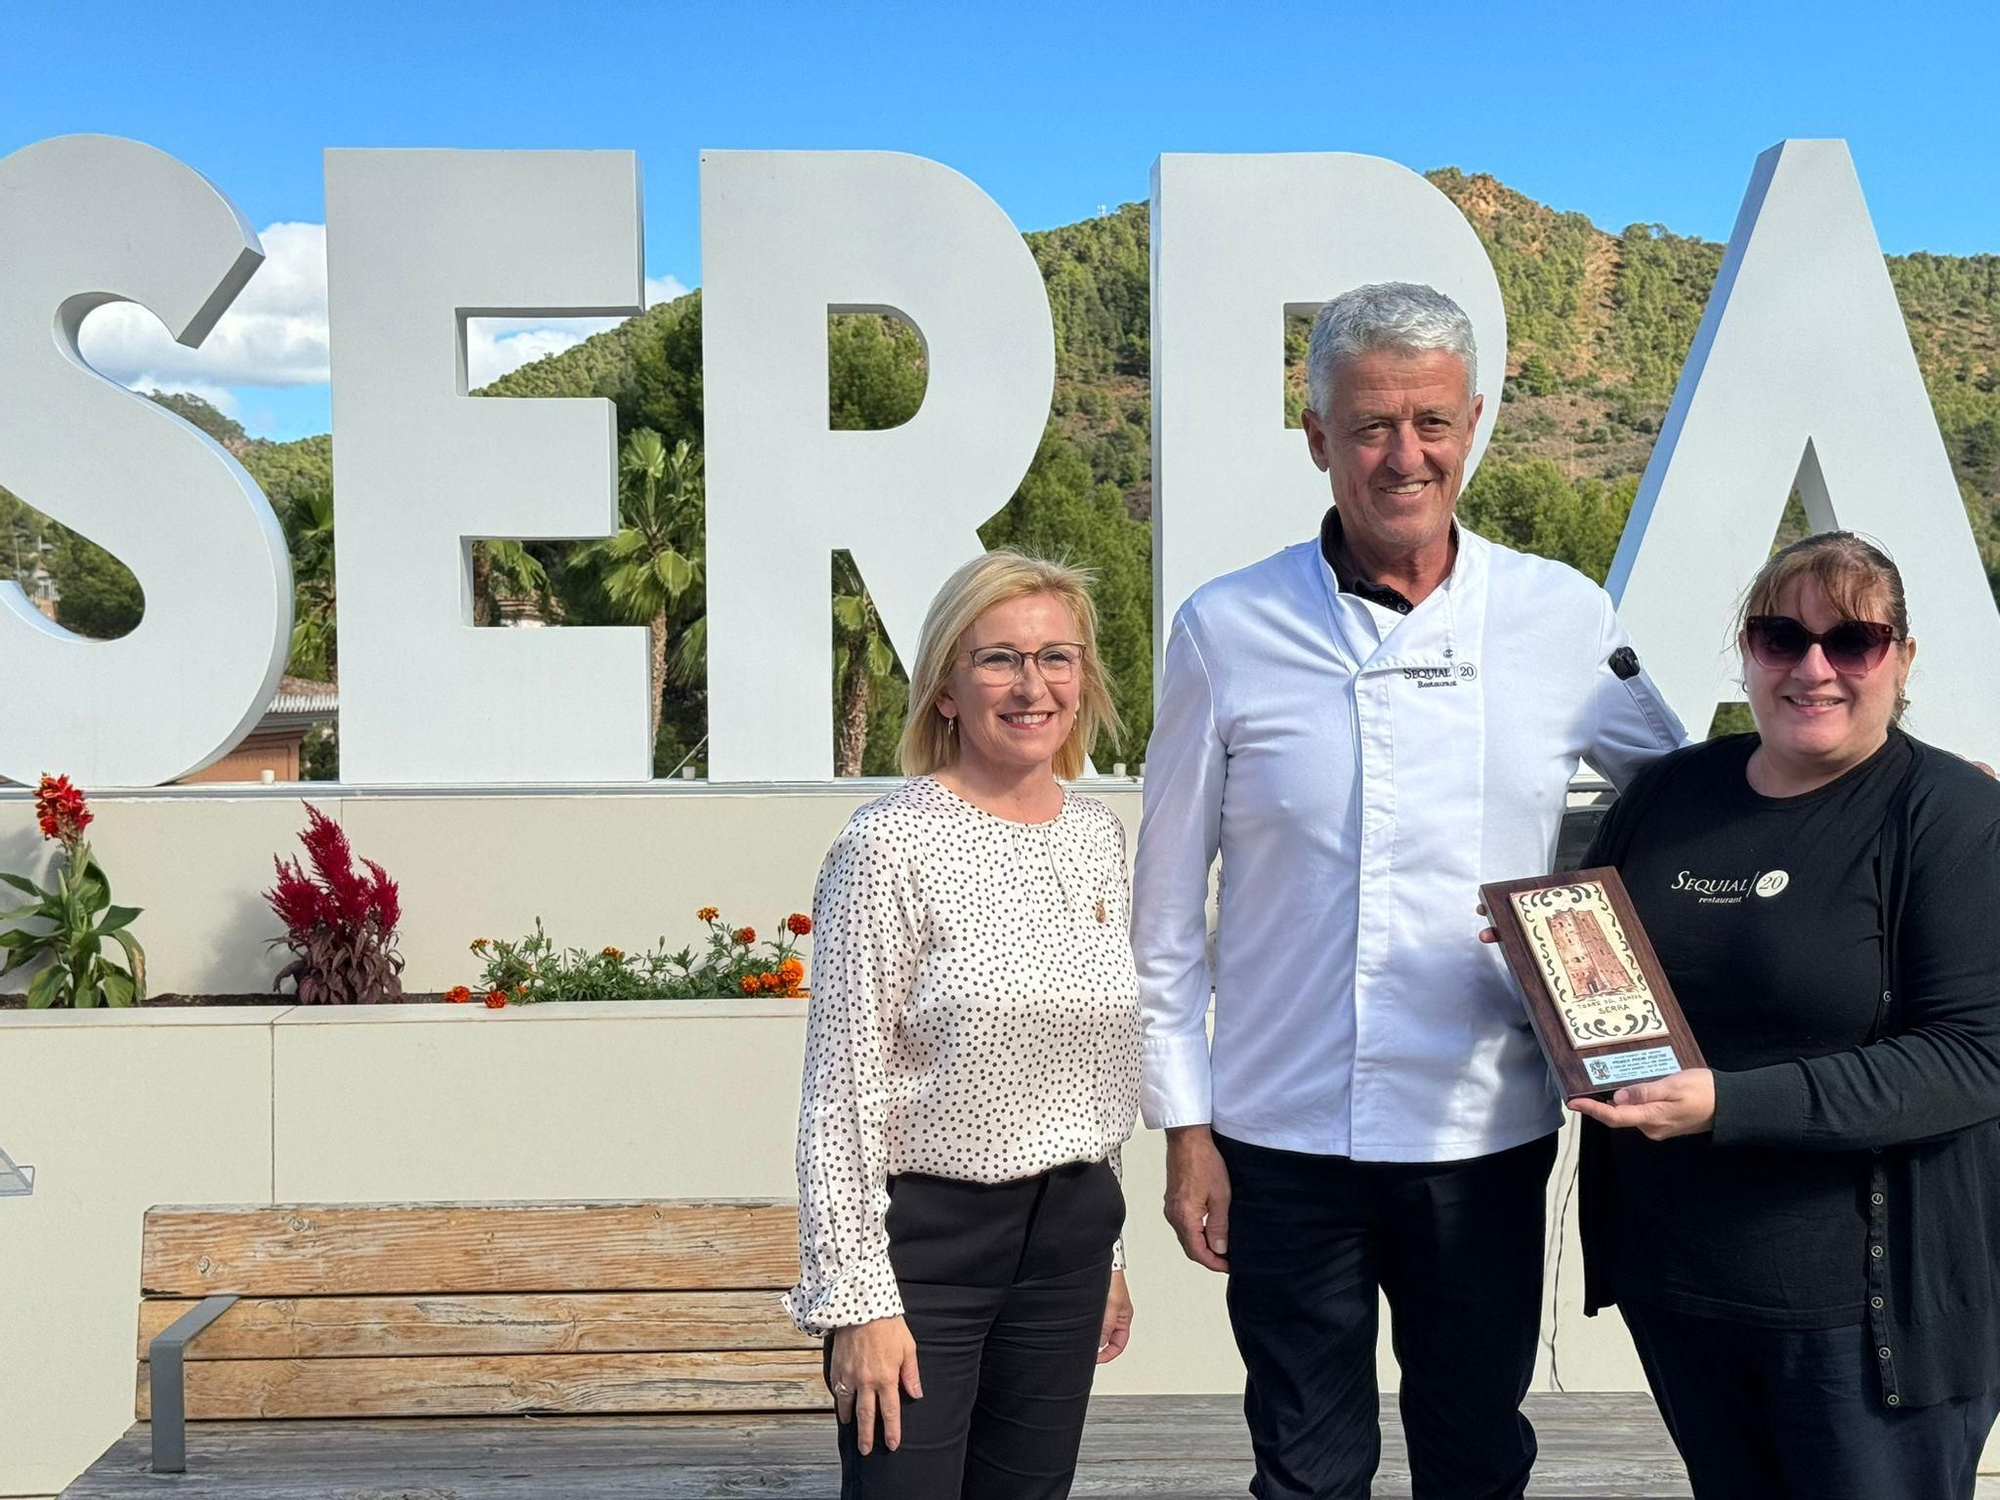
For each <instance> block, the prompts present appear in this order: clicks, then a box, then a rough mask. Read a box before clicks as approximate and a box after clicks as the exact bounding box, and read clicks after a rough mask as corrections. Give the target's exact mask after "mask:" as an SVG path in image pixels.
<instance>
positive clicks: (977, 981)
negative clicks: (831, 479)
mask: <svg viewBox="0 0 2000 1500" xmlns="http://www.w3.org/2000/svg"><path fill="white" fill-rule="evenodd" d="M1096 636H1097V624H1096V611H1095V609H1094V608H1093V606H1092V604H1091V600H1090V594H1089V592H1088V576H1087V575H1086V574H1085V573H1083V572H1081V571H1080V570H1078V569H1075V568H1071V567H1067V566H1064V565H1062V564H1059V563H1054V562H1048V561H1045V560H1042V559H1038V558H1032V557H1026V556H1023V555H1021V554H1019V553H1015V552H1004V551H1003V552H989V553H987V554H985V555H984V556H982V557H979V558H976V559H974V560H973V561H972V562H969V563H967V564H966V565H965V566H964V567H962V568H960V569H959V570H958V571H957V572H956V573H955V574H953V575H952V577H951V578H950V580H949V581H948V582H946V584H945V586H944V588H943V589H942V590H940V591H939V593H938V596H937V598H936V599H935V600H933V601H932V603H931V607H930V612H929V614H928V615H927V616H926V618H925V621H924V628H923V635H922V639H921V642H920V644H919V646H918V652H917V660H916V663H915V667H914V670H913V671H912V673H911V683H910V712H909V719H908V722H907V724H906V726H905V728H904V731H903V740H902V745H901V758H902V766H903V770H904V772H905V774H906V775H907V777H908V780H906V781H905V782H904V783H903V784H902V785H901V786H900V787H898V788H897V789H896V790H895V791H893V792H891V793H889V794H888V795H887V796H885V797H882V798H880V799H878V800H877V801H875V802H871V803H870V804H868V805H867V806H866V807H863V808H861V809H860V810H858V811H857V812H856V813H855V814H854V816H853V817H852V818H851V819H850V820H849V822H848V824H847V827H846V829H845V830H844V831H843V832H842V833H841V835H840V837H839V838H838V839H836V840H835V841H834V845H833V848H832V849H831V850H830V851H829V852H828V854H827V857H826V863H825V865H824V866H823V867H822V869H821V871H820V876H819V882H818V886H817V888H816V890H815V892H814V896H813V931H814V940H813V992H812V1009H811V1015H810V1019H809V1022H808V1026H807V1038H806V1062H805V1080H804V1088H803V1097H802V1099H801V1102H800V1108H799V1138H798V1173H799V1262H800V1272H799V1283H798V1285H797V1286H796V1287H794V1288H793V1290H792V1291H791V1293H790V1294H789V1295H788V1297H787V1298H786V1306H787V1308H788V1309H789V1311H790V1312H791V1315H792V1318H793V1320H794V1321H795V1322H796V1323H797V1324H798V1326H799V1327H800V1328H801V1329H802V1330H804V1331H805V1332H807V1333H813V1334H821V1335H824V1336H825V1337H826V1374H827V1385H828V1387H829V1389H830V1390H831V1391H832V1392H833V1396H834V1403H835V1411H836V1414H837V1417H838V1422H839V1425H838V1437H839V1447H840V1455H841V1476H842V1484H841V1493H842V1495H843V1496H845V1497H867V1500H899V1497H921V1500H953V1497H960V1500H1042V1497H1048V1500H1059V1497H1061V1496H1064V1495H1067V1494H1068V1493H1069V1489H1070V1484H1071V1481H1072V1479H1073V1476H1074V1473H1075V1468H1076V1457H1077V1449H1078V1445H1079V1442H1080V1440H1081V1437H1082V1431H1083V1419H1084V1412H1085V1408H1086V1406H1087V1405H1088V1402H1089V1397H1090V1386H1091V1379H1092V1374H1093V1371H1094V1368H1095V1366H1096V1365H1098V1364H1102V1363H1104V1362H1105V1361H1107V1360H1110V1359H1114V1358H1116V1357H1117V1356H1118V1354H1119V1353H1120V1352H1122V1351H1123V1349H1124V1347H1125V1341H1126V1337H1127V1333H1128V1330H1129V1328H1130V1323H1131V1316H1132V1308H1131V1302H1130V1300H1129V1298H1128V1297H1127V1296H1126V1292H1125V1285H1124V1280H1125V1278H1124V1274H1123V1265H1124V1260H1123V1253H1122V1249H1121V1247H1120V1245H1119V1243H1118V1235H1119V1230H1120V1228H1121V1227H1122V1225H1123V1222H1124V1213H1125V1205H1124V1198H1123V1195H1122V1193H1121V1191H1120V1188H1119V1183H1118V1172H1119V1158H1118V1151H1119V1147H1120V1145H1121V1143H1122V1142H1123V1141H1124V1140H1125V1138H1126V1137H1127V1136H1128V1135H1130V1134H1131V1130H1132V1123H1133V1119H1134V1116H1135V1114H1136V1111H1137V1107H1138V1095H1139V1018H1138V982H1137V979H1136V977H1135V975H1134V972H1133V968H1132V957H1131V949H1130V947H1129V943H1128V938H1127V932H1128V927H1129V921H1130V909H1129V908H1130V897H1129V882H1128V877H1127V865H1126V859H1125V834H1124V828H1123V826H1122V825H1121V824H1120V822H1119V820H1118V817H1117V815H1116V814H1115V813H1113V812H1112V811H1111V810H1110V808H1108V807H1106V806H1105V805H1104V804H1103V803H1102V802H1099V801H1097V800H1095V799H1093V798H1089V797H1084V796H1080V795H1078V794H1076V793H1075V792H1072V791H1069V790H1067V789H1066V788H1065V787H1064V786H1063V785H1062V782H1063V780H1065V779H1070V778H1074V777H1076V776H1077V775H1079V774H1081V772H1082V771H1083V768H1084V764H1085V759H1086V756H1087V753H1088V750H1089V747H1090V745H1091V743H1092V742H1093V741H1094V740H1095V739H1096V737H1097V735H1098V733H1099V732H1100V731H1104V732H1106V733H1108V734H1109V735H1111V736H1113V737H1114V738H1115V736H1116V734H1117V732H1118V727H1119V726H1118V715H1117V710H1116V709H1115V708H1114V707H1113V704H1112V700H1111V693H1110V688H1109V685H1108V684H1107V683H1106V681H1105V676H1104V669H1103V665H1102V663H1101V662H1100V660H1099V657H1098V652H1097V640H1096Z"/></svg>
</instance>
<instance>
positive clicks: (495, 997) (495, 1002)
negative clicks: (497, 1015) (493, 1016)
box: [486, 990, 507, 1010]
mask: <svg viewBox="0 0 2000 1500" xmlns="http://www.w3.org/2000/svg"><path fill="white" fill-rule="evenodd" d="M486 1008H487V1009H488V1010H505V1009H506V1008H507V992H506V991H505V990H488V991H487V992H486Z"/></svg>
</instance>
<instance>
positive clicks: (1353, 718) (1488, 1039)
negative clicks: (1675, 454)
mask: <svg viewBox="0 0 2000 1500" xmlns="http://www.w3.org/2000/svg"><path fill="white" fill-rule="evenodd" d="M1625 645H1627V637H1626V634H1625V632H1624V630H1623V628H1622V627H1621V626H1620V625H1619V623H1618V620H1617V617H1616V615H1615V614H1614V613H1613V611H1612V607H1611V601H1610V599H1609V597H1608V596H1607V595H1606V594H1605V593H1604V591H1603V590H1602V589H1600V588H1599V587H1597V585H1595V584H1594V583H1592V582H1590V580H1588V579H1587V578H1585V577H1584V576H1583V575H1582V574H1580V573H1578V572H1576V571H1575V570H1574V569H1573V568H1569V567H1567V566H1565V565H1563V564H1561V563H1557V562H1551V561H1549V560H1548V559H1545V558H1540V557H1534V556H1530V555H1528V554H1525V553H1520V552H1515V551H1512V550H1511V549H1509V548H1506V547H1501V546H1498V545H1496V544H1494V543H1492V542H1489V541H1487V540H1485V539H1484V538H1482V537H1479V536H1475V535H1474V534H1473V533H1472V532H1470V531H1467V530H1466V529H1465V528H1463V527H1460V528H1459V529H1458V551H1457V556H1456V558H1455V560H1454V562H1453V565H1452V569H1451V572H1450V574H1449V575H1448V576H1447V577H1446V579H1445V581H1444V583H1443V585H1442V586H1441V587H1439V588H1437V589H1436V590H1434V591H1433V592H1432V593H1431V594H1429V595H1428V596H1427V597H1426V598H1425V599H1424V600H1423V601H1422V602H1421V603H1420V604H1418V605H1416V606H1415V607H1414V608H1413V609H1412V610H1411V612H1410V613H1409V614H1408V615H1397V614H1395V613H1394V612H1392V611H1389V610H1385V609H1382V608H1380V607H1379V606H1376V605H1372V604H1369V603H1367V602H1366V601H1364V600H1362V599H1360V598H1359V597H1358V596H1356V595H1354V594H1343V593H1341V592H1340V589H1339V585H1338V584H1337V583H1336V581H1335V578H1334V573H1333V570H1332V569H1331V568H1330V567H1329V566H1328V565H1327V563H1326V561H1325V559H1324V557H1323V556H1322V554H1321V551H1320V547H1319V544H1318V543H1317V542H1302V543H1300V544H1299V545H1297V546H1295V547H1288V548H1286V549H1285V550H1284V551H1282V552H1279V553H1277V554H1276V555H1275V556H1272V557H1268V558H1266V559H1265V560H1264V561H1262V562H1259V563H1256V564H1253V565H1252V566H1250V567H1248V568H1244V569H1242V570H1241V571H1239V572H1235V573H1230V574H1227V575H1225V576H1223V577H1221V578H1217V579H1215V580H1213V581H1212V582H1210V583H1208V584H1206V585H1204V586H1203V587H1202V588H1200V589H1198V590H1197V591H1196V592H1195V594H1194V596H1193V597H1192V598H1190V599H1189V600H1188V602H1187V603H1186V604H1185V605H1183V606H1182V607H1181V609H1180V612H1179V613H1178V614H1177V615H1175V617H1174V623H1173V630H1172V634H1171V636H1170V637H1169V639H1168V642H1167V651H1166V667H1165V672H1164V675H1163V676H1162V679H1161V683H1160V691H1159V694H1158V702H1157V704H1156V706H1155V710H1154V721H1153V736H1152V739H1151V741H1150V743H1149V745H1148V747H1147V751H1146V778H1145V814H1144V819H1143V821H1142V823H1141V825H1140V832H1139V852H1138V860H1137V869H1136V872H1135V877H1134V886H1133V922H1132V941H1133V950H1134V955H1135V958H1136V962H1137V969H1138V977H1139V1002H1140V1010H1141V1014H1142V1016H1143V1018H1144V1025H1145V1042H1144V1054H1143V1055H1144V1081H1143V1088H1142V1093H1141V1110H1142V1113H1143V1115H1144V1118H1145V1121H1146V1123H1147V1124H1148V1125H1149V1126H1152V1127H1153V1128H1155V1129H1164V1128H1168V1127H1171V1126H1175V1125H1194V1124H1212V1125H1213V1127H1214V1128H1215V1129H1216V1131H1218V1132H1219V1133H1221V1134H1223V1135H1227V1136H1230V1137H1233V1138H1235V1139H1237V1140H1243V1141H1249V1142H1252V1143H1254V1144H1257V1145H1260V1146H1270V1147H1275V1148H1278V1149H1280V1150H1286V1151H1305V1152H1312V1153H1316V1154H1320V1155H1329V1156H1348V1157H1352V1158H1354V1159H1356V1160H1361V1161H1403V1162H1428V1161H1455V1160H1460V1159H1463V1158H1466V1157H1473V1156H1484V1155H1488V1154H1491V1153H1492V1152H1496V1151H1503V1150H1506V1149H1507V1148H1508V1147H1510V1146H1516V1145H1520V1144H1521V1143H1523V1142H1525V1141H1530V1140H1534V1139H1536V1138H1537V1137H1539V1136H1542V1135H1545V1134H1547V1133H1548V1132H1549V1131H1551V1130H1554V1129H1555V1128H1556V1127H1557V1126H1558V1125H1559V1124H1560V1123H1561V1113H1560V1108H1561V1107H1560V1102H1559V1100H1558V1099H1557V1097H1556V1092H1555V1089H1554V1086H1553V1084H1552V1082H1551V1080H1550V1078H1549V1074H1548V1070H1547V1066H1546V1064H1545V1063H1544V1062H1543V1060H1542V1056H1541V1052H1540V1050H1539V1049H1538V1047H1537V1046H1536V1043H1535V1038H1534V1034H1533V1032H1532V1031H1531V1029H1530V1027H1529V1024H1528V1018H1527V1015H1526V1013H1525V1012H1524V1011H1523V1009H1522V1006H1521V999H1520V995H1519V992H1518V991H1517V990H1516V989H1515V987H1514V984H1513V981H1512V979H1511V978H1510V977H1509V975H1508V973H1507V969H1506V964H1505V961H1504V960H1503V959H1502V957H1501V955H1500V951H1499V949H1498V948H1497V947H1489V946H1488V945H1485V944H1482V943H1481V942H1479V940H1478V932H1479V929H1480V927H1481V926H1482V925H1483V924H1482V921H1481V919H1480V918H1479V917H1478V915H1477V914H1476V912H1475V910H1474V907H1475V905H1476V903H1477V902H1478V900H1479V887H1480V884H1481V883H1482V882H1484V881H1490V880H1508V879H1514V878H1517V877H1520V876H1525V875H1536V874H1540V873H1543V872H1545V871H1547V870H1548V869H1549V868H1550V866H1551V864H1552V863H1553V860H1554V852H1555V843H1556V836H1557V832H1558V830H1559V826H1560V824H1561V820H1562V813H1563V807H1564V804H1565V800H1566V791H1567V788H1568V785H1569V780H1570V777H1571V775H1572V774H1573V773H1574V772H1575V770H1576V766H1577V761H1578V760H1579V758H1581V759H1584V760H1587V761H1589V762H1590V764H1591V765H1593V766H1594V767H1596V768H1597V769H1598V770H1599V771H1600V772H1601V773H1602V774H1603V775H1604V776H1606V777H1607V778H1608V779H1609V780H1611V781H1612V782H1613V783H1615V784H1617V785H1618V786H1620V787H1623V785H1624V784H1625V782H1626V781H1627V780H1628V779H1629V778H1630V777H1631V775H1632V774H1633V773H1634V772H1636V771H1637V770H1638V769H1639V768H1640V767H1641V766H1643V765H1645V764H1646V762H1648V761H1650V760H1652V759H1653V758H1654V757H1656V756H1659V755H1662V754H1664V753H1665V752H1667V751H1668V750H1671V749H1673V748H1675V747H1676V746H1678V745H1680V744H1681V743H1683V742H1684V740H1685V738H1686V736H1685V734H1684V732H1683V731H1682V728H1681V725H1680V721H1679V720H1678V719H1677V718H1675V717H1674V714H1673V711H1672V710H1671V709H1669V708H1668V707H1667V705H1666V703H1665V701H1664V700H1663V699H1662V698H1661V697H1660V695H1659V693H1658V691H1657V690H1656V689H1655V688H1654V687H1653V685H1652V683H1651V682H1650V681H1649V680H1648V678H1647V677H1646V675H1645V674H1644V673H1643V672H1635V673H1633V674H1632V675H1629V676H1625V677H1621V676H1620V675H1619V674H1618V672H1616V671H1614V670H1613V668H1612V665H1611V664H1610V658H1611V656H1612V653H1613V652H1615V651H1617V650H1618V649H1619V648H1620V647H1623V646H1625ZM1218 852H1219V853H1220V854H1221V856H1222V875H1221V884H1220V912H1219V918H1218V929H1217V934H1216V949H1215V962H1214V975H1213V988H1214V1001H1215V1030H1214V1041H1213V1044H1212V1046H1211V1044H1210V1042H1209V1039H1208V1031H1207V1025H1206V1015H1207V1011H1208V1006H1209V998H1210V984H1211V978H1210V972H1209V961H1208V950H1207V937H1208V932H1207V916H1206V906H1207V894H1208V871H1209V866H1210V865H1211V864H1212V863H1213V862H1214V859H1215V856H1216V854H1217V853H1218Z"/></svg>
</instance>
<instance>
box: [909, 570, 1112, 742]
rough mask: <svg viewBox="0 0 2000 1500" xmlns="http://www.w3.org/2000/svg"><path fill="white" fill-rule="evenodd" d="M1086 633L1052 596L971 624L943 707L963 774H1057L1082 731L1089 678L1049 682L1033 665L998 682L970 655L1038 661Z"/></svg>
mask: <svg viewBox="0 0 2000 1500" xmlns="http://www.w3.org/2000/svg"><path fill="white" fill-rule="evenodd" d="M1080 633H1081V632H1079V630H1078V629H1077V623H1076V619H1075V617H1074V616H1073V615H1071V613H1070V610H1069V606H1068V605H1067V604H1065V603H1064V602H1063V601H1062V600H1061V599H1060V598H1058V597H1057V596H1056V595H1054V594H1026V595H1023V596H1022V597H1020V598H1018V599H1009V600H1007V601H1006V602H1005V603H1003V604H996V605H994V606H993V608H991V609H989V610H987V611H986V613H985V614H983V615H981V616H980V617H979V618H978V619H977V620H975V621H973V623H972V628H971V629H970V630H968V631H966V633H965V636H964V638H963V639H962V640H960V641H959V643H958V656H957V659H956V660H955V662H954V663H953V665H952V669H951V676H950V678H949V679H948V680H947V682H946V685H945V690H944V691H943V692H942V693H940V694H939V695H938V700H937V702H938V711H939V712H940V713H942V714H944V715H945V716H946V717H948V718H953V719H955V720H956V722H957V726H958V731H957V732H958V754H959V765H960V767H961V768H962V769H963V770H964V771H966V772H967V773H969V774H971V775H974V776H979V777H995V778H1000V777H1008V778H1011V777H1012V776H1015V775H1018V774H1019V773H1021V772H1023V771H1031V770H1035V769H1038V768H1039V769H1044V770H1048V771H1049V773H1050V774H1051V775H1053V774H1054V771H1053V764H1054V761H1055V756H1056V752H1057V751H1058V750H1060V749H1061V748H1062V746H1063V742H1064V741H1065V740H1067V739H1068V738H1069V736H1070V731H1071V730H1072V729H1073V728H1075V726H1076V707H1077V703H1078V701H1079V699H1080V698H1081V696H1082V694H1083V674H1082V673H1081V672H1080V671H1079V672H1077V673H1076V674H1075V675H1074V676H1072V677H1071V678H1070V680H1069V681H1067V682H1048V681H1046V680H1044V678H1043V677H1042V673H1041V669H1040V666H1039V665H1038V664H1037V663H1036V662H1035V661H1033V660H1032V659H1030V660H1028V661H1025V662H1023V663H1022V665H1021V671H1020V673H1019V674H1018V675H1016V676H1014V677H1013V678H1011V679H1010V680H1006V681H994V680H991V679H989V678H988V677H986V676H985V675H983V674H982V673H981V672H979V671H978V670H976V669H975V668H974V667H973V665H972V653H973V652H974V651H977V650H980V649H981V648H984V647H988V646H1008V647H1011V648H1012V649H1014V650H1016V651H1019V652H1022V653H1024V654H1028V655H1030V656H1032V653H1034V652H1037V651H1039V650H1041V649H1042V648H1043V647H1045V646H1051V645H1054V644H1056V643H1057V642H1070V641H1075V640H1077V639H1078V637H1079V635H1080Z"/></svg>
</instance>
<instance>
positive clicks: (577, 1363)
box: [138, 1350, 832, 1421]
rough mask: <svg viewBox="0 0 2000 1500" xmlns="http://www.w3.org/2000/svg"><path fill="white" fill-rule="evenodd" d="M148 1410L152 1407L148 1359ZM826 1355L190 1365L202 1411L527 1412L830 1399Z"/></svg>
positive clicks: (777, 1406) (215, 1416)
mask: <svg viewBox="0 0 2000 1500" xmlns="http://www.w3.org/2000/svg"><path fill="white" fill-rule="evenodd" d="M138 1386H139V1402H138V1415H139V1419H140V1420H141V1421H146V1420H148V1419H149V1417H150V1415H151V1392H150V1390H149V1389H148V1383H147V1380H146V1366H144V1365H141V1366H140V1372H139V1383H138ZM831 1400H832V1398H831V1397H829V1396H828V1395H827V1392H826V1386H825V1384H824V1382H823V1381H822V1380H821V1377H820V1356H819V1355H818V1354H817V1353H816V1352H812V1351H807V1350H801V1351H798V1352H794V1353H783V1352H775V1351H772V1352H747V1351H745V1352H731V1353H721V1354H530V1355H517V1356H500V1357H496V1356H468V1357H450V1358H441V1359H234V1360H209V1361H205V1362H199V1363H190V1364H189V1365H188V1366H187V1412H188V1417H189V1418H190V1419H191V1420H196V1421H227V1420H236V1419H246V1418H282V1417H452V1416H497V1415H509V1414H519V1413H525V1412H563V1413H575V1414H602V1413H613V1412H678V1411H702V1412H726V1411H734V1412H752V1411H813V1410H824V1409H826V1408H827V1407H828V1406H829V1405H830V1403H831Z"/></svg>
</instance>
